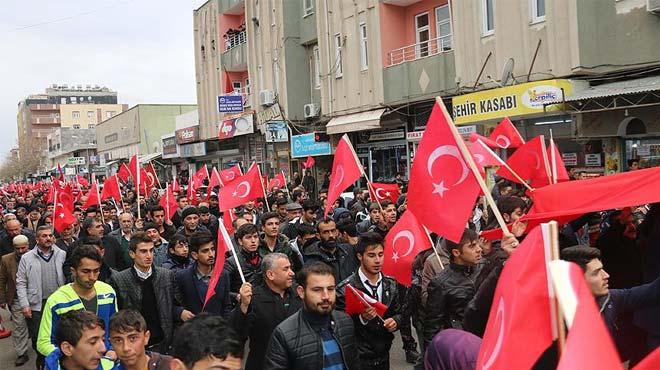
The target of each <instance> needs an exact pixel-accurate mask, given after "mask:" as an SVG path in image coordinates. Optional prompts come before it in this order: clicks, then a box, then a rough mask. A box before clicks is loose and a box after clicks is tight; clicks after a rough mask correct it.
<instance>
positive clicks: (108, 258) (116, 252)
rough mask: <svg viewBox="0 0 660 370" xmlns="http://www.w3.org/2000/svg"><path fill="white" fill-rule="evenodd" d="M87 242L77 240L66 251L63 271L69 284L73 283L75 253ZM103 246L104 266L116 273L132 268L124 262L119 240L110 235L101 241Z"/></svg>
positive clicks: (83, 239)
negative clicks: (72, 270)
mask: <svg viewBox="0 0 660 370" xmlns="http://www.w3.org/2000/svg"><path fill="white" fill-rule="evenodd" d="M85 240H86V238H80V239H78V240H76V241H75V242H73V243H72V244H71V245H70V246H69V249H68V250H67V251H66V259H65V260H64V265H63V266H62V271H64V278H65V279H66V281H67V282H69V283H70V282H72V281H73V280H72V277H71V256H72V255H73V251H74V250H76V248H78V247H79V246H81V245H83V244H85ZM101 244H103V250H104V253H103V264H104V265H107V266H108V267H110V268H111V269H113V270H115V271H122V270H125V269H127V268H128V267H130V266H128V265H127V264H126V261H124V258H123V252H122V250H121V245H119V242H117V239H115V238H113V237H112V236H110V235H105V236H104V237H103V239H101Z"/></svg>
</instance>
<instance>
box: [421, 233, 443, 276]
mask: <svg viewBox="0 0 660 370" xmlns="http://www.w3.org/2000/svg"><path fill="white" fill-rule="evenodd" d="M422 226H423V227H424V232H425V233H426V236H427V237H428V238H429V242H431V248H433V252H434V253H435V257H436V258H437V259H438V262H440V267H441V268H442V269H443V270H444V269H445V265H444V264H443V263H442V260H441V259H440V253H438V249H437V247H436V246H435V243H433V239H431V234H429V229H427V228H426V226H424V225H422Z"/></svg>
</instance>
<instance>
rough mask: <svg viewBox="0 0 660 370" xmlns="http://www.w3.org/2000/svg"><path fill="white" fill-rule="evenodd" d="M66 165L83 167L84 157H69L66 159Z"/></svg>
mask: <svg viewBox="0 0 660 370" xmlns="http://www.w3.org/2000/svg"><path fill="white" fill-rule="evenodd" d="M66 164H67V165H68V166H84V165H85V157H69V158H67V159H66Z"/></svg>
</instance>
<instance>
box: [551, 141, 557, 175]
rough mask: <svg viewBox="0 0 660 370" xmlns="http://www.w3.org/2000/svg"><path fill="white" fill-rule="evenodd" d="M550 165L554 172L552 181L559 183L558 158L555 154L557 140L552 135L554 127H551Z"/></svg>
mask: <svg viewBox="0 0 660 370" xmlns="http://www.w3.org/2000/svg"><path fill="white" fill-rule="evenodd" d="M550 165H551V174H552V183H553V184H556V183H557V158H556V156H555V140H554V139H553V137H552V129H550Z"/></svg>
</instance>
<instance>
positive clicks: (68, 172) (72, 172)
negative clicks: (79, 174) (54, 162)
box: [64, 167, 76, 176]
mask: <svg viewBox="0 0 660 370" xmlns="http://www.w3.org/2000/svg"><path fill="white" fill-rule="evenodd" d="M64 174H65V175H67V176H73V175H75V174H76V169H75V168H73V167H64Z"/></svg>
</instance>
